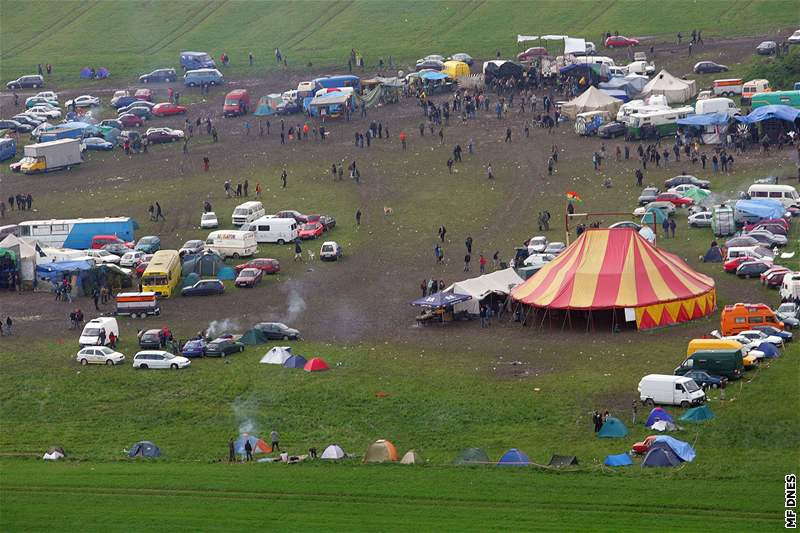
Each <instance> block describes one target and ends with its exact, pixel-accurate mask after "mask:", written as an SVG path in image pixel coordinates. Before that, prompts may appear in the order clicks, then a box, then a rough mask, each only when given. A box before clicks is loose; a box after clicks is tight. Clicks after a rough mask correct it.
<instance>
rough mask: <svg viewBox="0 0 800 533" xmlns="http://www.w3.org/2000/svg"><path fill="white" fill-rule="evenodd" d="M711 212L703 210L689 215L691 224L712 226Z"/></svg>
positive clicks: (694, 226)
mask: <svg viewBox="0 0 800 533" xmlns="http://www.w3.org/2000/svg"><path fill="white" fill-rule="evenodd" d="M711 216H712V214H711V212H710V211H701V212H699V213H695V214H693V215H689V218H688V222H689V226H691V227H693V228H710V227H711Z"/></svg>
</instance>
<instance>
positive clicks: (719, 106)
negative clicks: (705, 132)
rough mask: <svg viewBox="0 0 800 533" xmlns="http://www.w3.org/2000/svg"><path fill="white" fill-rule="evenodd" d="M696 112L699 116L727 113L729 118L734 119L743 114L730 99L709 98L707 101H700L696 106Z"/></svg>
mask: <svg viewBox="0 0 800 533" xmlns="http://www.w3.org/2000/svg"><path fill="white" fill-rule="evenodd" d="M694 112H695V113H696V114H698V115H709V114H712V113H725V114H726V115H728V116H729V117H734V116H736V115H738V114H740V113H741V111H740V110H739V108H738V107H736V104H735V103H734V102H733V100H731V99H730V98H707V99H706V100H698V101H697V102H696V103H695V104H694Z"/></svg>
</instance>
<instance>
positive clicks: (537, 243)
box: [528, 235, 550, 254]
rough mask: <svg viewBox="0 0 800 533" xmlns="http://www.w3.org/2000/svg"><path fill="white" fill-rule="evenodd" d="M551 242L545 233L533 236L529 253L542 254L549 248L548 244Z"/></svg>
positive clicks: (529, 245) (529, 242)
mask: <svg viewBox="0 0 800 533" xmlns="http://www.w3.org/2000/svg"><path fill="white" fill-rule="evenodd" d="M549 242H550V241H549V240H547V237H545V236H544V235H537V236H535V237H531V238H530V240H529V241H528V254H540V253H542V252H544V249H545V248H547V244H548V243H549Z"/></svg>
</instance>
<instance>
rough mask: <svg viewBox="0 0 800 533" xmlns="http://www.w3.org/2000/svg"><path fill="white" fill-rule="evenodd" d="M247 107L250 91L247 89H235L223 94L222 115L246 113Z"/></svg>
mask: <svg viewBox="0 0 800 533" xmlns="http://www.w3.org/2000/svg"><path fill="white" fill-rule="evenodd" d="M249 109H250V93H248V92H247V89H236V90H235V91H231V92H229V93H228V94H227V95H226V96H225V103H224V104H223V105H222V116H225V117H235V116H238V115H246V114H247V111H248V110H249Z"/></svg>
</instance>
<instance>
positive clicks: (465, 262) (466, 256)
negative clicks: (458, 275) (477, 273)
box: [464, 253, 472, 272]
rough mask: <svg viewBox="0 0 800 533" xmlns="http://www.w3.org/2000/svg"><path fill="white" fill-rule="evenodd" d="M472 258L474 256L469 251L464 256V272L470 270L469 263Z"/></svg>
mask: <svg viewBox="0 0 800 533" xmlns="http://www.w3.org/2000/svg"><path fill="white" fill-rule="evenodd" d="M471 260H472V257H471V256H470V254H469V253H467V254H466V255H465V256H464V272H469V263H470V261H471Z"/></svg>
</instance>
